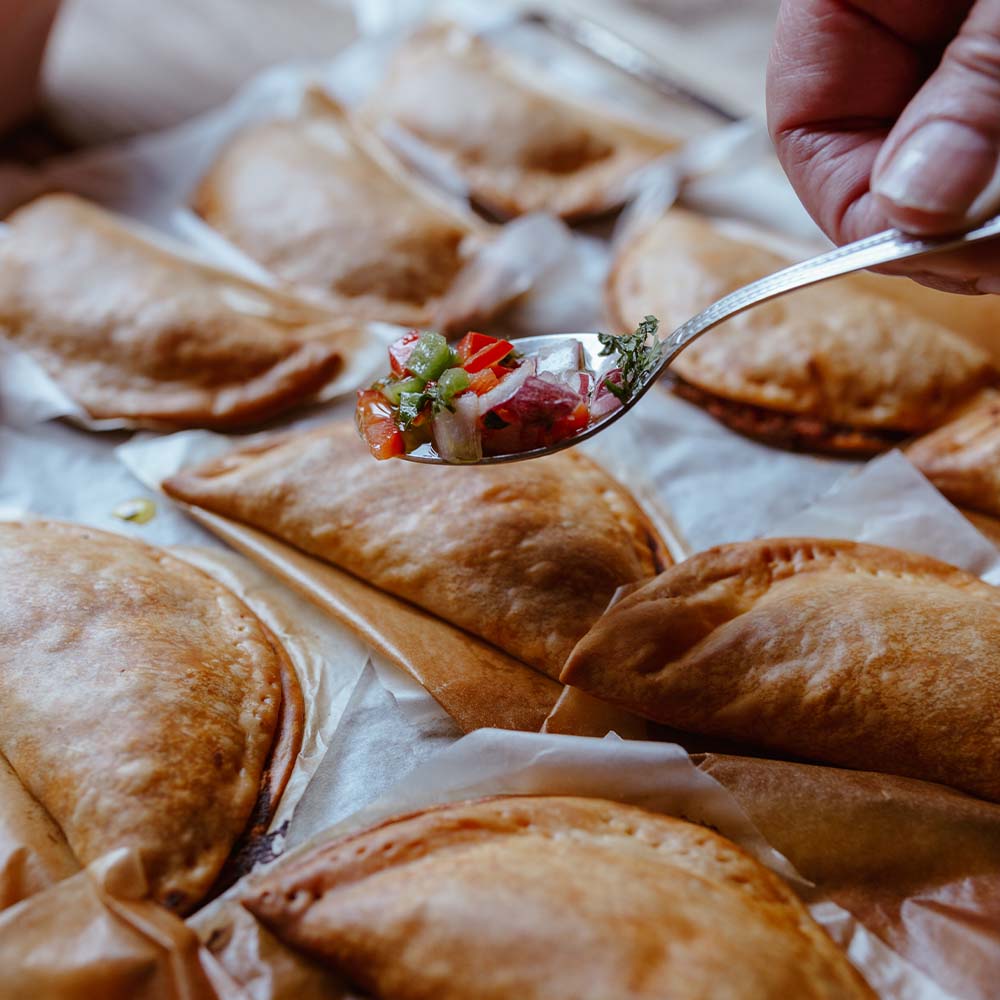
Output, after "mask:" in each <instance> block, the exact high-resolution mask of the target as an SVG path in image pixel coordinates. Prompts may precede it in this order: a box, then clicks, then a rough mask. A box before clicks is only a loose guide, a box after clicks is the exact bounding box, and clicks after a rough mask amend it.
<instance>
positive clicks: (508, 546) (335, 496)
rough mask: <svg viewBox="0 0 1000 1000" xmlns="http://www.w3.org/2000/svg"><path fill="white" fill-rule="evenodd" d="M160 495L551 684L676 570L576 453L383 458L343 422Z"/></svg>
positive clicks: (632, 509) (619, 495)
mask: <svg viewBox="0 0 1000 1000" xmlns="http://www.w3.org/2000/svg"><path fill="white" fill-rule="evenodd" d="M163 488H164V489H165V490H166V492H167V493H169V494H170V495H171V496H174V497H177V498H179V499H181V500H185V501H187V502H188V503H192V504H196V505H197V506H199V507H204V508H206V509H207V510H210V511H214V512H216V513H218V514H223V515H224V516H226V517H229V518H233V519H234V520H237V521H242V522H244V523H245V524H249V525H252V526H253V527H256V528H262V529H263V530H264V531H267V532H269V533H270V534H272V535H275V536H277V537H278V538H280V539H282V540H283V541H286V542H289V543H290V544H292V545H294V546H296V547H297V548H299V549H302V550H303V551H304V552H308V553H309V554H311V555H313V556H318V557H319V558H320V559H324V560H326V561H327V562H330V563H333V564H334V565H335V566H339V567H340V568H341V569H346V570H348V571H349V572H351V573H353V574H355V575H356V576H359V577H361V578H362V579H363V580H366V581H368V582H369V583H373V584H375V585H376V586H377V587H380V588H381V589H383V590H386V591H388V592H389V593H392V594H395V595H396V596H397V597H402V598H404V599H406V600H408V601H412V602H413V603H414V604H417V605H419V606H420V607H422V608H424V609H425V610H427V611H430V612H431V613H432V614H435V615H437V616H438V617H440V618H443V619H445V620H446V621H448V622H450V623H451V624H453V625H457V626H459V627H461V628H464V629H466V630H467V631H469V632H472V633H473V634H475V635H478V636H480V637H482V638H483V639H486V640H487V641H488V642H491V643H493V644H494V645H496V646H499V647H500V648H501V649H502V650H504V651H505V652H507V653H510V654H511V655H513V656H515V657H517V658H518V659H520V660H521V661H522V662H524V663H527V664H529V665H530V666H533V667H535V668H536V669H538V670H541V671H544V672H545V673H548V674H550V675H557V674H558V672H559V669H560V667H561V666H562V664H563V661H564V660H565V658H566V656H567V655H568V654H569V651H570V650H571V649H572V648H573V645H574V643H575V642H576V640H577V639H579V638H580V636H581V635H583V633H584V632H585V631H586V630H587V628H588V627H589V626H590V625H591V624H592V623H593V622H594V621H596V620H597V618H598V617H599V616H600V614H601V612H602V611H604V609H605V607H606V606H607V604H608V602H609V601H610V600H611V598H612V596H613V595H614V593H615V591H616V590H617V589H618V587H620V586H622V585H624V584H627V583H634V582H636V581H638V580H643V579H645V578H647V577H649V576H651V575H653V574H654V573H655V572H656V571H657V565H658V564H659V563H660V561H661V560H662V561H666V560H665V556H664V554H663V553H662V552H661V549H660V543H659V540H658V539H657V538H656V536H655V534H654V533H653V529H652V527H651V526H650V524H649V522H648V520H647V519H646V517H645V516H644V515H643V513H642V511H641V510H640V509H639V507H638V506H637V505H636V503H635V501H634V500H633V499H632V498H631V496H630V495H629V494H628V493H627V492H626V491H625V490H624V489H623V488H622V487H621V486H620V485H619V484H618V483H616V482H615V481H614V480H613V479H612V478H611V477H610V476H608V475H607V474H606V473H605V472H604V471H603V470H602V469H601V468H600V467H598V466H596V465H594V464H593V463H592V462H590V461H589V460H588V459H586V458H584V457H583V456H582V455H580V454H579V453H577V452H563V453H560V454H557V455H553V456H551V457H549V458H545V459H536V460H535V461H532V462H517V463H514V464H511V465H496V466H479V467H475V468H472V467H468V468H460V467H458V466H456V467H454V468H438V467H431V466H418V465H414V464H412V463H408V462H373V461H372V460H371V457H370V456H369V455H368V452H367V449H366V448H365V445H364V444H363V443H362V442H361V440H360V439H359V437H358V434H357V431H356V430H355V429H354V427H353V426H352V425H349V424H343V423H338V424H333V425H327V426H324V427H320V428H316V429H312V430H309V431H305V432H297V433H290V434H287V435H282V436H278V437H276V438H273V439H271V440H270V441H265V442H264V443H262V444H259V445H254V446H250V447H248V448H244V449H240V450H237V451H235V452H233V453H231V454H229V455H226V456H223V457H222V458H220V459H217V460H216V461H213V462H210V463H208V464H207V465H204V466H202V467H200V468H195V469H192V470H190V471H183V472H181V473H179V474H177V475H175V476H173V477H172V478H170V479H168V480H167V481H166V482H165V483H164V484H163Z"/></svg>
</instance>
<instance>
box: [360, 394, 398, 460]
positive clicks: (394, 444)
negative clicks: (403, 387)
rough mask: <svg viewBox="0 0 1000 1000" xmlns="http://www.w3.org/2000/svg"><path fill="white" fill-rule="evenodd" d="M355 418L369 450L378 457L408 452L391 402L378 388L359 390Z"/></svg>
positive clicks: (389, 456)
mask: <svg viewBox="0 0 1000 1000" xmlns="http://www.w3.org/2000/svg"><path fill="white" fill-rule="evenodd" d="M355 420H356V421H357V425H358V430H359V431H360V432H361V436H362V437H363V438H364V439H365V443H366V444H367V445H368V450H369V451H370V452H371V453H372V454H373V455H374V456H375V457H376V458H392V457H394V456H395V455H403V454H405V453H406V445H405V443H404V441H403V435H402V434H401V433H400V431H399V428H398V427H397V426H396V421H395V420H393V419H392V410H391V408H390V406H389V402H388V400H387V399H386V398H385V396H383V395H382V393H380V392H379V391H378V390H376V389H361V390H360V391H359V392H358V408H357V410H356V411H355Z"/></svg>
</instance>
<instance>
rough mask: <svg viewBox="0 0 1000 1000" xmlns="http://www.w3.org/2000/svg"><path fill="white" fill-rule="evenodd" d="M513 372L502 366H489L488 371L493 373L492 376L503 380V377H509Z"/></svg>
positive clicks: (511, 369)
mask: <svg viewBox="0 0 1000 1000" xmlns="http://www.w3.org/2000/svg"><path fill="white" fill-rule="evenodd" d="M513 370H514V369H513V368H506V367H504V366H503V365H490V371H491V372H493V374H494V375H496V377H497V378H498V379H502V378H504V377H505V376H507V375H509V374H510V373H511V372H512V371H513Z"/></svg>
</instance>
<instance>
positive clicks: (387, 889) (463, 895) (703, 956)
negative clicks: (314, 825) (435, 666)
mask: <svg viewBox="0 0 1000 1000" xmlns="http://www.w3.org/2000/svg"><path fill="white" fill-rule="evenodd" d="M243 905H244V906H246V907H247V908H248V909H249V910H250V911H251V912H252V913H253V914H254V915H255V916H256V917H257V918H258V919H260V920H262V921H263V922H264V923H265V924H266V926H267V927H268V928H269V929H270V930H272V931H273V932H274V933H275V934H276V935H277V936H278V937H279V938H280V939H281V940H282V941H284V942H285V943H286V944H289V945H291V946H292V947H293V948H297V949H301V950H302V951H304V952H306V953H308V954H309V955H311V956H313V957H316V958H319V959H320V960H322V961H323V962H325V963H327V964H329V965H331V966H333V967H334V968H335V969H337V970H338V971H340V972H341V973H343V974H345V975H346V976H348V977H349V978H350V979H351V980H352V981H354V982H355V983H356V984H358V985H359V986H360V987H361V988H362V989H364V990H365V991H366V993H368V994H370V995H372V996H373V997H376V998H379V1000H388V998H390V997H391V998H392V1000H418V998H425V997H436V998H438V1000H533V998H539V1000H541V998H545V1000H550V998H554V997H573V998H575V1000H607V998H610V997H615V998H616V1000H662V998H663V997H670V998H671V1000H688V998H690V1000H694V998H695V997H707V996H711V997H714V998H718V1000H737V998H738V1000H779V998H780V1000H784V998H786V997H793V996H794V997H798V998H802V1000H807V998H809V1000H817V998H829V1000H834V998H837V1000H847V998H860V997H864V998H870V997H873V996H874V994H873V993H872V992H871V991H870V990H869V989H868V988H867V986H866V985H865V983H864V982H863V981H862V979H861V977H860V976H859V975H858V974H857V973H856V972H855V971H854V970H853V969H852V968H851V966H850V965H849V963H848V962H847V959H846V957H845V956H844V955H843V954H841V952H840V951H839V950H838V949H837V948H836V946H835V945H834V944H833V942H832V941H830V939H829V938H828V937H827V936H826V935H825V934H824V932H823V931H822V930H820V928H819V927H817V926H816V924H814V923H813V921H812V919H811V918H810V917H809V915H808V913H807V912H806V910H805V908H804V907H803V905H802V904H801V903H800V902H799V900H798V899H797V898H796V897H795V896H794V895H793V893H792V892H791V890H790V889H788V888H787V887H786V886H785V885H784V884H783V883H782V882H781V881H780V880H779V879H778V878H777V877H776V876H774V875H772V874H771V873H770V872H768V871H767V870H766V869H764V868H763V867H762V866H761V865H759V864H758V863H757V862H756V861H754V860H753V859H752V858H750V857H749V856H748V855H746V854H744V852H743V851H742V850H740V848H738V847H737V846H736V845H734V844H732V843H730V842H729V841H728V840H725V839H724V838H723V837H720V836H719V835H718V834H715V833H712V832H711V831H709V830H706V829H704V828H703V827H699V826H695V825H694V824H692V823H688V822H685V821H683V820H679V819H673V818H671V817H668V816H662V815H658V814H654V813H650V812H647V811H645V810H643V809H637V808H635V807H633V806H625V805H621V804H619V803H615V802H607V801H603V800H601V799H584V798H561V797H525V798H520V797H514V798H500V799H488V800H485V801H478V802H460V803H455V804H450V805H446V806H440V807H437V808H431V809H427V810H425V811H423V812H420V813H416V814H414V815H410V816H403V817H399V818H396V819H391V820H389V821H387V822H385V823H382V824H380V825H378V826H375V827H372V828H370V829H368V830H364V831H362V832H360V833H354V834H349V835H347V836H345V837H341V838H339V839H337V840H334V841H331V842H328V843H326V844H322V845H320V846H317V847H315V848H313V849H312V850H310V851H308V852H306V853H304V854H302V855H300V856H299V857H297V858H295V859H292V860H290V861H289V862H288V863H286V864H283V865H281V866H279V867H277V868H276V869H275V870H274V871H273V872H272V873H271V874H269V875H267V876H265V877H264V878H263V879H261V880H260V881H259V882H257V883H255V884H254V886H253V887H252V888H251V889H250V890H249V891H248V893H247V894H246V895H245V896H244V898H243Z"/></svg>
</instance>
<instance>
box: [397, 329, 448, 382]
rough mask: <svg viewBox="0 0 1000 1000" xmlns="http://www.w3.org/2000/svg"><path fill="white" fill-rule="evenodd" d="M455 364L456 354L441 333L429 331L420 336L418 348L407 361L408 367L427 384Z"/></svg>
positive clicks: (415, 348) (414, 349)
mask: <svg viewBox="0 0 1000 1000" xmlns="http://www.w3.org/2000/svg"><path fill="white" fill-rule="evenodd" d="M454 363H455V352H454V351H452V349H451V348H450V347H449V346H448V341H447V340H445V339H444V337H442V336H441V334H440V333H434V332H433V331H431V330H428V331H427V332H426V333H422V334H421V335H420V339H419V340H418V341H417V346H416V347H414V348H413V353H412V354H411V355H410V357H409V358H408V359H407V362H406V367H407V368H408V369H409V370H410V371H411V372H413V374H414V375H416V376H417V378H421V379H423V380H424V381H425V382H431V381H433V380H434V379H436V378H437V377H438V376H439V375H440V374H441V373H442V372H443V371H444V370H445V369H446V368H450V367H451V366H452V365H453V364H454Z"/></svg>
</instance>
